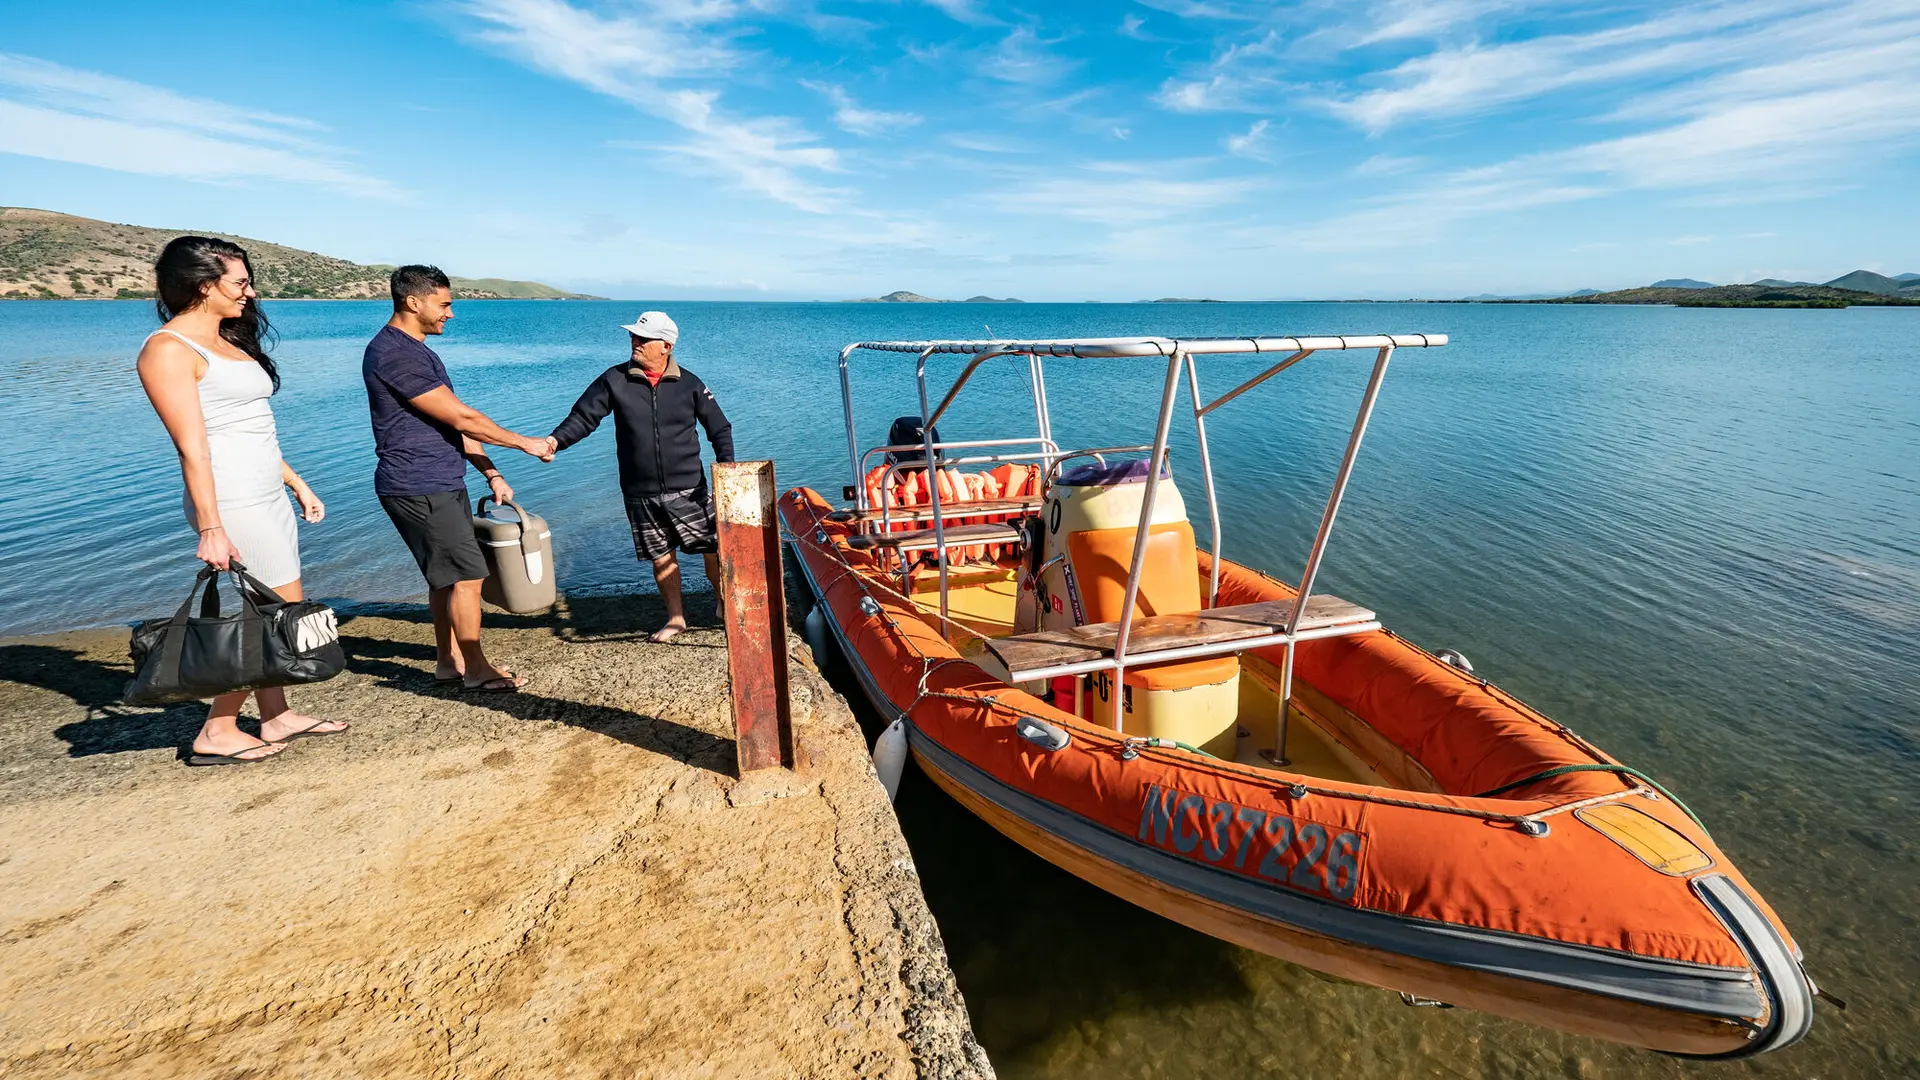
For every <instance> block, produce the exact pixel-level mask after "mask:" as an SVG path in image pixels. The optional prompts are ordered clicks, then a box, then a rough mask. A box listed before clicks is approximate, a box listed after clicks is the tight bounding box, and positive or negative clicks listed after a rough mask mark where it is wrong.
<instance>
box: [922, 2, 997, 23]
mask: <svg viewBox="0 0 1920 1080" xmlns="http://www.w3.org/2000/svg"><path fill="white" fill-rule="evenodd" d="M926 2H927V6H929V7H936V8H939V9H940V10H941V11H943V12H945V13H946V16H947V18H949V19H952V20H953V21H954V22H959V23H965V24H967V25H968V26H993V25H995V24H997V23H998V22H999V21H1000V20H999V19H996V18H994V17H993V16H992V15H990V14H988V13H987V11H986V10H985V8H986V5H985V3H984V2H983V0H926Z"/></svg>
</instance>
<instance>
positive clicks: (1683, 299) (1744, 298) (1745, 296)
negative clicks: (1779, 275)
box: [1524, 284, 1920, 308]
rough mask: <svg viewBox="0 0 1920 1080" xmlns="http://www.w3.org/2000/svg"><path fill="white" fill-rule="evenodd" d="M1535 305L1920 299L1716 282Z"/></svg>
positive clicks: (1883, 303) (1846, 303)
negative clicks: (1714, 283)
mask: <svg viewBox="0 0 1920 1080" xmlns="http://www.w3.org/2000/svg"><path fill="white" fill-rule="evenodd" d="M1524 302H1525V303H1534V304H1672V305H1674V306H1676V307H1788V308H1844V307H1904V306H1908V305H1914V306H1920V298H1913V297H1902V296H1882V295H1880V294H1879V293H1871V292H1862V291H1860V290H1857V289H1836V288H1833V287H1831V286H1828V285H1792V286H1778V285H1757V284H1756V285H1715V286H1713V287H1711V288H1706V289H1695V288H1656V287H1653V286H1648V287H1646V288H1642V289H1619V290H1616V291H1614V292H1603V293H1594V294H1593V295H1591V296H1565V297H1561V298H1560V299H1558V300H1531V301H1524Z"/></svg>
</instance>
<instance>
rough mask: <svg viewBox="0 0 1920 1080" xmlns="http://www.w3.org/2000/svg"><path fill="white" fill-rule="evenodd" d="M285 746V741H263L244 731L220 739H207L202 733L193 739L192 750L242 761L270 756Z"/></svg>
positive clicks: (257, 759)
mask: <svg viewBox="0 0 1920 1080" xmlns="http://www.w3.org/2000/svg"><path fill="white" fill-rule="evenodd" d="M286 748H287V744H286V743H282V742H264V741H262V740H260V739H256V738H254V737H253V736H251V735H249V734H247V733H246V732H244V731H236V732H234V733H233V734H232V735H230V736H227V737H225V738H220V739H209V738H207V737H206V736H204V735H202V736H199V737H198V738H195V739H194V740H193V752H194V753H196V754H207V755H211V756H217V757H231V758H239V759H241V760H242V761H259V760H260V759H261V758H270V757H272V756H273V755H275V754H277V753H279V752H280V751H282V750H285V749H286Z"/></svg>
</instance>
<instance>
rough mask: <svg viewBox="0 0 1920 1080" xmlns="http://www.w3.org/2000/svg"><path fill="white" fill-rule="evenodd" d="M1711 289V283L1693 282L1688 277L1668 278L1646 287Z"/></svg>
mask: <svg viewBox="0 0 1920 1080" xmlns="http://www.w3.org/2000/svg"><path fill="white" fill-rule="evenodd" d="M1713 287H1714V286H1713V282H1711V281H1695V280H1694V279H1693V278H1690V277H1677V278H1668V279H1667V280H1665V281H1656V282H1654V283H1653V284H1651V285H1649V286H1647V288H1649V289H1711V288H1713Z"/></svg>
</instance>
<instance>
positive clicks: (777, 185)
mask: <svg viewBox="0 0 1920 1080" xmlns="http://www.w3.org/2000/svg"><path fill="white" fill-rule="evenodd" d="M749 7H750V5H748V4H744V3H738V2H733V0H642V2H640V3H637V4H634V5H631V6H630V7H628V8H627V9H626V11H627V13H625V14H612V15H602V14H598V13H596V12H593V11H588V10H586V9H584V8H579V7H575V6H574V5H572V4H570V3H567V2H566V0H463V2H461V3H459V4H457V5H456V8H457V10H459V11H460V12H462V13H464V14H466V15H468V16H470V17H472V18H473V19H475V20H477V21H478V24H479V25H478V28H477V29H473V30H470V31H468V32H469V33H470V34H471V35H472V36H473V37H474V38H475V39H476V40H478V41H480V42H482V43H484V44H486V45H487V46H489V47H491V48H493V49H496V50H498V51H500V52H501V53H503V54H505V55H507V56H509V57H511V58H512V59H514V60H517V61H519V62H521V63H523V64H526V65H527V66H529V67H531V68H533V69H535V70H537V71H541V72H544V73H546V74H549V75H555V76H559V77H560V78H564V79H568V80H571V81H573V82H576V83H579V84H580V85H582V86H585V87H587V88H588V89H590V90H593V91H596V92H598V93H601V94H605V95H607V96H609V97H613V98H617V99H619V100H621V101H624V102H627V103H628V104H630V105H632V106H634V107H635V108H637V109H640V110H641V111H642V112H645V113H647V114H649V115H652V116H655V117H658V118H660V119H662V120H665V121H667V122H669V123H672V124H674V125H676V126H678V127H680V128H681V129H682V130H684V131H685V132H686V133H687V137H686V138H685V139H684V140H682V141H680V142H677V143H673V144H671V145H669V146H668V149H670V150H673V151H675V152H677V153H678V154H679V155H680V156H681V157H682V158H684V159H686V160H688V161H690V162H693V163H696V164H698V165H699V166H701V167H703V168H704V169H705V170H707V171H710V172H714V173H718V174H719V175H722V176H726V177H728V178H730V179H731V180H732V181H733V182H734V183H735V184H736V185H738V186H739V187H742V188H745V189H746V190H749V191H754V192H757V193H759V194H762V195H765V196H767V197H768V198H771V199H775V200H777V201H779V202H782V203H786V204H787V205H789V206H793V207H797V208H799V209H801V210H807V211H811V212H815V213H827V212H830V211H832V210H834V209H837V208H839V207H840V206H842V205H843V202H844V192H841V191H839V190H836V189H834V188H830V187H826V186H823V185H821V184H820V183H819V182H818V181H817V180H814V179H811V178H810V176H811V175H812V174H815V173H821V172H835V171H838V170H839V168H840V165H839V156H838V155H837V154H836V153H835V151H834V150H833V149H832V148H830V147H826V146H821V145H818V139H817V137H816V136H814V135H813V134H812V133H811V132H809V131H807V130H806V129H805V127H803V126H802V125H801V124H800V123H799V122H798V121H796V120H792V119H789V118H785V117H758V118H740V117H736V116H732V115H729V114H727V113H726V112H724V111H722V110H721V109H720V108H719V105H718V102H719V97H720V94H719V91H718V90H715V89H711V88H699V89H696V88H691V87H674V86H670V85H668V84H669V83H673V82H677V81H683V80H687V79H692V78H698V77H704V76H717V75H720V74H722V73H725V72H727V71H729V70H731V69H733V68H734V67H735V66H736V65H738V64H739V63H741V62H742V60H743V57H742V56H741V54H740V53H739V52H738V51H737V50H736V49H734V48H733V47H732V44H731V42H730V40H729V39H728V37H727V36H726V35H725V34H724V33H721V32H719V31H718V30H717V29H716V28H717V27H718V26H719V25H720V24H723V23H725V22H726V21H728V20H730V19H733V18H735V17H736V16H738V15H740V14H741V13H742V12H743V11H744V10H746V9H748V8H749Z"/></svg>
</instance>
